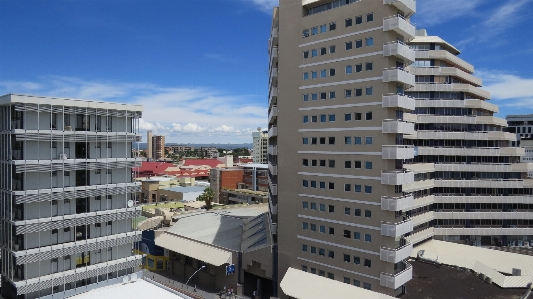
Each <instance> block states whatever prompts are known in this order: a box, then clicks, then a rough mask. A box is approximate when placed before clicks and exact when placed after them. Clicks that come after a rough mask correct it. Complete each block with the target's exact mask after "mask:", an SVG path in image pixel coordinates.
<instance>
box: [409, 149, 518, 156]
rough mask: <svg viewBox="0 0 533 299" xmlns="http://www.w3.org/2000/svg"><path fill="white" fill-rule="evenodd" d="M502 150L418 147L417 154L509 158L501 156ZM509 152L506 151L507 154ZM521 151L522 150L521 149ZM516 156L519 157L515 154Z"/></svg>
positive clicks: (515, 150)
mask: <svg viewBox="0 0 533 299" xmlns="http://www.w3.org/2000/svg"><path fill="white" fill-rule="evenodd" d="M506 149H509V150H510V151H514V152H515V153H517V152H518V150H517V149H520V148H506ZM502 150H503V148H502V149H500V148H499V147H480V148H457V147H424V146H419V147H418V154H419V155H421V156H491V157H494V156H511V155H509V154H503V151H502ZM510 151H506V153H509V152H510ZM522 151H523V149H522ZM517 156H519V155H518V154H517Z"/></svg>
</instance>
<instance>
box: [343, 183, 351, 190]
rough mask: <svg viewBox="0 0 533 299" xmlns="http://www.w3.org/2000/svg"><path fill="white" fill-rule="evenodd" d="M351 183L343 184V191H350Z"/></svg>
mask: <svg viewBox="0 0 533 299" xmlns="http://www.w3.org/2000/svg"><path fill="white" fill-rule="evenodd" d="M351 189H352V185H350V184H344V191H351Z"/></svg>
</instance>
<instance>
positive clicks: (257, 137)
mask: <svg viewBox="0 0 533 299" xmlns="http://www.w3.org/2000/svg"><path fill="white" fill-rule="evenodd" d="M252 138H253V153H252V156H253V159H254V163H262V164H266V163H267V149H268V131H260V130H259V131H257V132H252Z"/></svg>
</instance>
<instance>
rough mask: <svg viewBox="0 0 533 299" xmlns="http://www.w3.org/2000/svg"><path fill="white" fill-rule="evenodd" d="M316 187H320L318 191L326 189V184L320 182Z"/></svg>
mask: <svg viewBox="0 0 533 299" xmlns="http://www.w3.org/2000/svg"><path fill="white" fill-rule="evenodd" d="M318 186H319V187H320V189H326V182H320V183H319V184H318Z"/></svg>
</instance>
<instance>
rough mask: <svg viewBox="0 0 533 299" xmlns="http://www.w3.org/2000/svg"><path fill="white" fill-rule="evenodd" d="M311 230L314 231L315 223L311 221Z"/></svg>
mask: <svg viewBox="0 0 533 299" xmlns="http://www.w3.org/2000/svg"><path fill="white" fill-rule="evenodd" d="M311 231H314V232H316V224H313V223H311Z"/></svg>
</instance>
